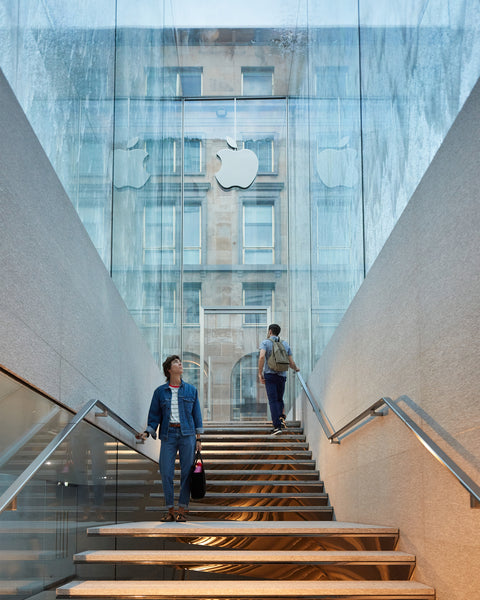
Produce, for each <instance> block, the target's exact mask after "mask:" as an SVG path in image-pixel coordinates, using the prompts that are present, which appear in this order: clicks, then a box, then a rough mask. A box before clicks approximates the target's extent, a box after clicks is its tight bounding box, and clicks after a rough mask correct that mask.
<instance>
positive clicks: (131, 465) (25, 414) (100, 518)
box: [0, 373, 158, 600]
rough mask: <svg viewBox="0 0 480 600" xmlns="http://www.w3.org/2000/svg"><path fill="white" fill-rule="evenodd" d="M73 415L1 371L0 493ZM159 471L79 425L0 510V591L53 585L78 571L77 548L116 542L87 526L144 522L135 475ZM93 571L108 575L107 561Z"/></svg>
mask: <svg viewBox="0 0 480 600" xmlns="http://www.w3.org/2000/svg"><path fill="white" fill-rule="evenodd" d="M12 403H14V407H13V404H12ZM72 418H73V415H72V414H71V413H69V412H68V411H66V410H64V409H62V408H61V407H59V406H57V405H55V404H54V403H53V402H51V401H50V400H48V399H47V398H45V397H43V396H42V395H41V394H39V393H38V392H35V391H33V390H31V389H29V388H27V387H26V386H24V385H23V384H21V383H19V382H17V381H15V380H14V379H12V378H11V377H9V376H7V375H5V374H3V373H0V422H2V423H8V427H5V426H4V428H3V429H2V430H1V432H0V433H1V436H0V439H1V441H2V448H1V457H0V483H1V490H0V492H3V491H5V489H6V487H7V486H8V485H10V484H11V483H12V482H13V481H14V479H16V477H18V475H19V474H20V473H21V472H23V470H24V469H25V468H26V467H28V466H29V465H30V464H31V462H32V461H33V460H34V459H35V458H36V457H37V456H38V454H39V453H40V452H41V451H42V450H43V449H44V448H45V447H46V446H47V445H48V443H49V442H50V441H51V440H52V438H53V437H54V436H55V435H56V434H58V433H60V431H61V430H62V429H63V428H64V427H65V425H66V424H67V423H69V422H70V421H71V419H72ZM132 469H134V471H132ZM157 471H158V464H156V463H154V462H152V461H150V460H148V459H146V458H144V457H142V456H141V455H139V454H138V453H137V452H136V450H132V449H130V448H128V447H127V446H124V445H122V444H120V443H118V442H116V441H115V440H113V439H112V438H111V437H110V436H108V435H107V434H105V433H104V432H102V431H100V430H99V429H97V428H96V427H94V426H92V425H90V424H89V423H86V422H81V423H79V424H78V425H77V426H76V428H75V429H74V430H73V431H72V432H71V434H70V435H69V436H68V437H67V438H66V440H65V441H64V442H63V443H62V444H61V445H60V446H59V447H58V448H57V450H56V451H55V452H54V453H53V454H52V455H51V456H50V457H49V458H48V460H47V461H46V462H45V463H44V464H43V465H42V466H41V468H40V469H39V471H38V472H37V473H36V474H35V475H34V477H33V478H32V479H31V480H30V481H29V482H28V483H27V485H26V486H25V487H24V488H23V489H22V491H21V492H20V493H19V494H18V495H17V497H16V498H15V500H14V502H13V503H12V504H11V505H10V506H9V507H7V509H6V510H5V511H3V512H2V513H1V514H0V530H1V531H2V533H3V535H2V536H0V553H1V556H2V560H1V561H0V589H1V590H2V591H3V592H4V595H5V596H6V597H9V598H17V599H20V600H22V599H24V598H28V597H31V596H33V595H35V594H40V592H43V591H44V590H46V589H48V590H52V589H53V590H54V589H55V587H56V586H57V585H58V584H59V583H60V582H62V581H64V580H65V579H68V578H72V577H73V576H75V575H78V568H79V567H78V566H76V565H75V564H74V563H73V555H74V554H75V553H77V552H82V551H85V550H95V549H100V548H101V549H104V550H105V549H109V548H110V549H113V548H116V547H118V546H117V543H116V541H115V540H114V539H111V540H107V539H100V538H95V537H93V538H91V537H87V535H86V529H87V527H90V526H94V525H98V524H109V523H115V522H117V519H118V520H121V521H131V520H139V521H143V520H148V518H149V517H148V512H147V511H148V509H149V508H150V507H149V506H148V500H146V499H143V500H141V501H139V499H138V498H137V497H136V496H133V497H132V485H133V486H135V477H136V476H139V477H141V480H142V482H144V481H145V480H146V479H147V480H148V479H151V480H152V481H154V480H155V479H156V478H157V477H158V475H157ZM132 478H133V483H132ZM120 545H121V542H120ZM95 572H96V576H97V577H99V578H101V579H112V578H114V577H115V572H116V571H115V567H113V566H110V565H105V566H97V567H96V571H95ZM117 573H118V572H117ZM49 593H52V594H53V596H52V597H54V591H53V592H46V595H45V597H46V598H48V597H50V596H49V595H48V594H49ZM42 597H44V596H43V595H42Z"/></svg>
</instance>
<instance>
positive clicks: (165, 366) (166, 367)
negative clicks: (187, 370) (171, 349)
mask: <svg viewBox="0 0 480 600" xmlns="http://www.w3.org/2000/svg"><path fill="white" fill-rule="evenodd" d="M174 360H180V361H181V360H182V359H181V358H180V357H179V356H177V355H176V354H172V356H167V358H166V359H165V360H164V362H163V364H162V367H163V372H164V374H165V377H166V379H167V381H170V367H171V366H172V362H173V361H174Z"/></svg>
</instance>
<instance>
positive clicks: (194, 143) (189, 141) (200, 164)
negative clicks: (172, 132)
mask: <svg viewBox="0 0 480 600" xmlns="http://www.w3.org/2000/svg"><path fill="white" fill-rule="evenodd" d="M183 159H184V173H185V175H200V174H202V173H205V156H204V152H203V140H202V139H201V138H185V139H184V142H183Z"/></svg>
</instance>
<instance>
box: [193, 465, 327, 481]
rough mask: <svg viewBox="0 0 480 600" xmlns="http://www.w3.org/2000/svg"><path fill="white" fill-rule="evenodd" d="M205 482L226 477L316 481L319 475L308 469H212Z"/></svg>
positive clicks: (258, 479)
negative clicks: (305, 478) (307, 479)
mask: <svg viewBox="0 0 480 600" xmlns="http://www.w3.org/2000/svg"><path fill="white" fill-rule="evenodd" d="M205 470H206V472H207V481H209V480H210V479H215V478H225V477H228V476H231V477H235V478H239V477H248V478H249V479H250V478H252V477H255V480H256V481H261V480H262V479H263V480H264V481H268V480H266V479H264V478H265V477H272V478H275V479H278V478H279V477H283V478H289V479H294V480H296V481H298V479H299V478H300V477H302V478H304V477H307V478H309V479H310V480H314V481H318V476H319V473H318V471H315V470H313V469H312V470H310V469H212V470H211V471H209V470H207V465H205ZM246 481H247V480H246Z"/></svg>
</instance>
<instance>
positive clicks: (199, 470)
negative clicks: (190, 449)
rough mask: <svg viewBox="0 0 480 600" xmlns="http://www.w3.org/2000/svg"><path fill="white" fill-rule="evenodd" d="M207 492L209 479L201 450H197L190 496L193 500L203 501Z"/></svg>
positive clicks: (191, 475) (192, 467) (191, 474)
mask: <svg viewBox="0 0 480 600" xmlns="http://www.w3.org/2000/svg"><path fill="white" fill-rule="evenodd" d="M206 491H207V479H206V477H205V469H204V468H203V459H202V455H201V454H200V450H197V452H196V454H195V458H194V459H193V465H192V466H191V469H190V496H191V498H192V500H201V499H202V498H203V497H204V496H205V492H206Z"/></svg>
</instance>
